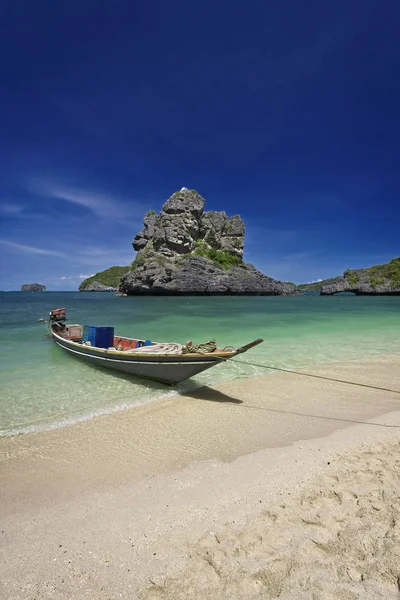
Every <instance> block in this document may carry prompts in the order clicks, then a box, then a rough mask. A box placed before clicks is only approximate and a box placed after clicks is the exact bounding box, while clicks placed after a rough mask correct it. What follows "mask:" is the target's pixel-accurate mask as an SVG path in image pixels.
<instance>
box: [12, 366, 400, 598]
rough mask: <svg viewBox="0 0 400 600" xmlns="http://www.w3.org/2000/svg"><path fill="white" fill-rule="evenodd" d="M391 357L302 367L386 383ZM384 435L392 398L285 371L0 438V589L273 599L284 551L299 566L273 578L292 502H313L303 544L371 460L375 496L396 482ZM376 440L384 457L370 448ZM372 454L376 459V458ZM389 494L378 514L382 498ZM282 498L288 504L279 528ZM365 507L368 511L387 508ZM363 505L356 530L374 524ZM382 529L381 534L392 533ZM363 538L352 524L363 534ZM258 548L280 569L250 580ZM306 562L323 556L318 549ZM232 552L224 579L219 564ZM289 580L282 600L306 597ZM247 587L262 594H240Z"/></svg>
mask: <svg viewBox="0 0 400 600" xmlns="http://www.w3.org/2000/svg"><path fill="white" fill-rule="evenodd" d="M399 360H400V357H399V356H396V355H393V356H392V357H391V358H390V359H388V358H387V357H383V358H381V359H377V360H368V361H362V362H361V361H360V362H356V361H352V362H351V363H346V364H341V365H340V366H338V365H337V364H329V365H325V366H324V367H323V368H319V369H308V371H310V372H313V373H316V374H321V375H324V376H336V377H338V378H341V379H353V380H356V381H359V382H360V383H365V384H378V383H379V384H380V385H381V386H382V387H392V388H394V389H396V390H400V369H399V368H398V365H399ZM399 439H400V410H399V394H394V393H393V394H391V393H389V392H380V391H379V390H372V389H370V388H361V387H356V386H348V385H345V384H342V383H334V382H329V381H326V380H320V379H313V378H306V377H299V376H296V375H290V374H287V373H281V374H272V375H268V376H266V377H256V378H253V379H245V380H233V381H230V382H227V383H223V384H219V385H217V386H215V387H214V388H201V389H199V390H196V391H195V392H191V393H190V395H186V396H174V397H171V398H168V399H165V400H160V401H158V402H155V403H150V404H147V405H145V406H143V407H139V408H135V409H131V410H126V411H123V412H119V413H114V414H112V415H107V416H105V417H98V418H96V419H92V420H91V421H86V422H84V423H80V424H77V425H73V426H71V427H64V428H62V429H55V430H51V431H46V432H41V433H38V434H31V435H28V436H16V437H13V438H1V439H0V476H1V480H2V486H1V489H0V499H1V507H2V515H3V519H2V530H3V533H2V541H3V544H2V545H3V547H4V549H5V556H6V557H7V558H6V563H5V564H4V576H3V577H2V581H1V582H0V592H2V594H3V597H5V598H8V597H9V598H13V599H16V600H18V599H21V600H22V599H25V598H32V597H35V598H43V599H45V598H46V599H47V598H65V597H68V598H86V597H87V598H91V597H96V598H99V599H102V598H104V599H105V598H107V597H110V596H111V597H122V598H146V599H149V600H150V599H153V598H154V599H159V598H163V599H164V598H181V597H182V598H183V597H186V596H184V593H185V589H189V590H190V589H192V590H193V596H192V597H196V594H197V595H198V594H199V593H200V592H199V590H201V589H202V587H203V588H204V589H207V590H209V593H210V597H211V596H213V597H215V598H261V597H263V598H269V597H274V596H273V595H271V596H269V595H267V593H268V594H269V593H271V594H272V592H273V590H274V589H275V590H276V589H278V588H277V587H276V586H278V587H279V586H281V588H282V590H283V591H282V596H280V597H282V598H286V597H287V598H290V596H284V595H283V592H284V591H285V590H284V586H285V583H284V580H290V579H291V578H293V577H294V573H296V572H297V571H298V570H299V572H300V571H301V572H303V571H304V569H306V566H305V563H304V561H303V562H302V559H301V556H297V557H295V558H293V556H292V555H293V552H294V550H293V549H292V548H290V544H289V546H288V547H287V548H286V552H287V554H288V555H290V556H292V558H290V561H291V563H290V564H292V565H294V564H296V565H300V566H298V567H296V568H294V567H293V566H292V567H290V569H289V571H288V568H289V567H288V564H289V562H290V561H289V562H288V561H287V560H286V559H285V558H284V557H283V558H282V556H281V555H282V548H280V546H279V543H280V542H279V540H280V537H281V536H282V539H287V540H288V539H289V538H290V536H292V537H293V539H297V538H296V536H297V537H298V539H299V540H300V538H301V539H303V538H302V537H301V536H302V535H303V533H304V531H303V529H304V526H305V525H304V523H303V522H302V520H301V519H302V518H303V517H301V514H302V509H301V502H300V505H297V504H296V498H297V499H299V498H300V497H301V494H304V493H305V494H308V496H310V494H311V495H312V494H314V496H315V498H317V499H316V500H313V502H312V503H311V504H312V506H311V505H310V503H309V506H308V509H309V510H314V509H316V508H315V507H316V506H317V505H318V506H320V505H321V506H320V508H318V507H317V508H318V510H319V511H320V512H321V511H322V512H324V511H325V509H326V511H327V512H326V514H325V513H324V519H326V520H327V523H328V525H327V531H325V530H322V529H321V531H324V533H323V534H321V535H322V537H321V538H318V539H317V543H318V544H325V543H328V542H327V541H326V540H327V539H328V538H329V540H331V537H332V536H333V533H332V532H334V531H336V530H337V528H338V527H339V525H338V523H339V522H340V519H341V518H342V517H343V518H344V520H345V519H346V514H347V513H348V514H350V513H351V510H353V509H351V507H350V508H349V506H350V505H349V506H348V502H350V504H351V502H352V501H351V500H346V498H347V496H346V494H348V492H347V491H346V490H347V488H348V487H349V486H350V487H351V486H353V488H354V486H355V487H357V489H359V490H361V489H363V486H364V484H365V485H366V486H367V488H368V489H367V488H366V489H367V491H366V495H365V497H366V498H367V499H368V498H369V495H370V492H371V490H370V486H371V485H372V483H371V481H372V480H370V479H371V478H369V479H368V477H369V475H368V472H371V473H375V471H376V469H377V468H378V467H377V466H376V465H378V466H379V465H381V466H379V469H381V470H380V471H379V473H381V475H379V474H378V475H377V476H376V482H375V483H376V485H375V484H374V485H375V487H376V486H378V488H379V489H378V492H379V493H380V491H381V488H382V489H384V488H385V486H388V485H390V480H391V478H392V479H393V478H395V477H396V476H398V466H397V467H396V465H397V463H396V461H399V460H400V451H399ZM386 447H388V448H389V447H390V449H391V452H390V453H386V454H385V455H383V454H384V453H383V451H384V449H385V448H386ZM355 457H356V458H355ZM357 457H358V458H357ZM366 457H367V458H366ZM383 459H384V460H386V461H389V462H388V464H386V463H385V464H383V463H382V464H381V462H382V460H383ZM357 460H359V461H361V462H360V464H361V463H362V464H364V463H365V461H367V462H368V461H369V463H370V464H369V466H368V468H365V469H364V467H363V468H361V467H360V469H361V470H360V469H358V470H357V468H355V471H354V474H353V475H351V476H350V475H349V476H348V480H346V478H345V477H344V474H345V472H347V471H346V469H347V465H346V463H347V464H353V463H354V461H357ZM379 461H381V462H379ZM343 465H346V466H345V468H343ZM374 465H375V466H374ZM396 468H397V474H396ZM335 469H336V470H335ZM374 469H375V471H374ZM379 469H378V470H379ZM364 471H365V473H366V475H365V478H366V480H365V481H364V479H362V478H361V479H360V480H359V481H358V480H357V477H359V476H358V475H357V472H364ZM392 471H393V472H392ZM382 473H383V475H382ZM332 477H333V479H332ZM343 477H344V479H343ZM346 477H347V475H346ZM349 478H350V479H349ZM342 480H343V481H342ZM356 480H357V481H356ZM367 480H368V481H367ZM374 481H375V480H374ZM367 484H368V485H367ZM332 485H334V487H335V490H336V491H337V490H339V492H338V493H340V494H342V496H343V498H344V500H343V499H342V500H341V502H340V503H337V502H336V500H335V499H334V498H335V493H334V492H332V490H330V491H329V489H328V488H329V486H331V487H332ZM310 486H311V488H312V489H311V488H310ZM368 486H369V487H368ZM309 488H310V489H311V491H310V489H309ZM317 488H318V489H319V491H321V490H322V492H321V493H322V495H321V497H320V500H318V498H319V496H318V494H319V492H318V489H317ZM353 488H352V489H353ZM374 489H375V488H374ZM307 490H308V491H307ZM312 490H314V492H312ZM315 490H317V491H315ZM368 490H370V491H369V492H368ZM311 492H312V493H311ZM378 492H377V493H378ZM352 493H358V492H356V491H354V490H353V492H352ZM390 493H392V495H393V492H390ZM368 494H369V495H368ZM374 494H375V492H374ZM378 495H379V494H378ZM308 496H307V497H308ZM350 496H351V495H350ZM350 496H349V498H350ZM363 497H364V496H363ZM332 498H333V500H332ZM374 498H375V496H374ZM389 500H390V502H389V504H390V503H391V504H390V507H391V508H390V507H389V508H390V511H389V512H391V514H393V511H394V500H393V499H392V498H391V496H390V497H389ZM392 500H393V501H392ZM365 502H367V500H365ZM282 504H284V505H285V506H286V505H287V506H289V505H290V507H291V508H290V511H291V512H290V518H289V521H288V520H287V519H288V516H287V512H284V511H286V509H282V508H281V505H282ZM314 505H315V506H314ZM381 505H382V502H381ZM381 505H380V508H379V510H380V511H381V512H380V513H379V515H380V517H381V516H382V517H383V516H384V515H386V513H387V511H388V510H389V508H388V509H386V507H385V506H381ZM368 506H369V505H368ZM345 507H347V508H345ZM308 509H307V510H308ZM367 509H368V510H367ZM318 510H317V512H318ZM365 510H366V513H365V515H366V516H365V518H364V520H362V519H361V521H362V523H361V524H363V526H364V527H366V525H367V524H368V527H370V528H371V527H372V528H373V527H375V524H374V523H373V521H372V520H371V518H370V510H369V508H368V507H367V508H366V509H365ZM371 510H372V511H373V512H374V511H375V509H373V508H371ZM399 510H400V506H399ZM332 511H339V512H338V520H337V522H336V524H331V525H329V523H330V521H329V519H330V517H331V516H332V515H331V513H332ZM340 511H342V512H343V511H345V512H346V511H347V512H346V514H344V515H341V513H340ZM385 511H386V512H385ZM314 512H315V510H314ZM378 512H379V511H378ZM339 513H340V514H339ZM268 514H269V515H276V519H275V517H274V516H272V517H269V516H268ZM386 516H387V515H386ZM307 518H308V517H307ZM312 518H313V519H314V520H315V518H316V517H315V515H314V516H313V517H312ZM352 518H353V519H354V518H355V517H354V515H353V516H352ZM385 518H386V517H385ZM388 518H389V517H388ZM375 520H376V519H375ZM378 520H379V519H378ZM379 522H380V521H379ZM385 522H386V521H385ZM266 524H267V525H268V528H267V529H268V531H266V530H265V527H266V526H267V525H266ZM308 527H309V526H308ZM311 529H313V531H314V529H318V530H319V529H320V528H318V527H317V526H316V525H314V526H311ZM389 529H390V528H389ZM389 529H388V531H389ZM371 531H372V529H371ZM390 531H391V534H390V535H392V533H393V535H395V534H396V535H397V529H396V527H394V529H393V531H392V529H390ZM257 532H259V533H257ZM263 532H264V533H263ZM363 535H364V534H363ZM257 536H258V537H259V536H261V538H262V540H259V539H258V537H257ZM285 536H286V537H285ZM288 536H289V537H288ZM323 536H325V538H326V539H325V538H324V539H322V538H323ZM371 536H372V537H371ZM374 536H375V533H368V531H367V529H365V535H364V537H366V539H368V540H370V539H372V538H373V537H374ZM217 538H218V539H219V540H220V541H219V542H218V541H216V540H217ZM332 539H333V538H332ZM396 541H397V538H396ZM399 541H400V537H399ZM267 542H268V543H267ZM302 543H303V542H302ZM307 543H308V542H307ZM329 543H330V542H329ZM371 543H372V542H371ZM221 544H222V546H221ZM235 544H236V546H237V552H236V554H234V555H232V552H231V551H232V548H233V547H234V546H235ZM265 544H266V546H265ZM312 544H313V543H312ZM300 545H301V544H300ZM350 545H351V544H350ZM264 546H265V547H264ZM268 547H270V549H271V550H270V551H268ZM346 547H347V546H346ZM222 548H223V549H224V551H223V553H222V555H220V554H218V553H220V551H221V549H222ZM229 548H230V549H229ZM272 549H275V550H276V553H275V554H276V556H278V555H279V556H281V558H280V559H279V561H280V562H279V561H278V562H274V561H275V558H276V557H275V554H274V555H273V556H272V555H271V556H270V558H269V559H268V561H272V562H271V565H272V567H271V569H272V570H271V572H270V573H269V574H268V575H266V574H265V573H264V575H263V576H261V575H260V576H256V573H259V571H260V569H261V564H264V563H265V552H267V554H268V552H271V551H272ZM348 551H349V552H350V550H349V549H348ZM274 552H275V551H274ZM318 552H319V551H318ZM346 552H347V550H346ZM331 554H332V555H330V558H329V561H330V562H329V564H330V565H331V566H332V564H333V565H334V567H335V569H336V571H335V573H336V576H337V577H338V578H339V580H340V581H339V583H340V585H341V586H342V583H343V582H342V579H343V581H345V580H346V582H347V583H346V585H350V586H353V587H352V589H353V588H354V590H356V588H357V586H361V587H362V586H365V581H362V580H361V579H360V577H361V575H360V577H359V578H358V579H357V577H358V575H357V573H358V572H359V568H360V567H359V565H358V563H357V564H356V562H357V560H356V557H350V558H349V561H350V563H352V564H351V565H350V566H351V568H352V569H353V570H354V572H353V571H351V573H352V574H353V576H354V577H353V579H354V578H355V579H354V581H353V579H351V578H350V581H352V582H353V583H350V584H349V581H348V580H349V577H348V576H347V575H346V576H344V575H343V576H342V575H341V574H340V573H341V571H340V569H341V567H340V564H341V563H340V561H341V560H342V559H341V558H340V556H339V554H338V555H336V554H335V552H333V551H332V553H331ZM388 556H389V554H388ZM390 556H392V549H391V550H390ZM218 557H219V558H218ZM235 557H236V558H235ZM243 557H247V558H246V561H247V562H246V561H245V562H246V564H244V563H243V560H244V558H243ZM274 557H275V558H274ZM307 557H308V558H307ZM321 557H323V560H325V559H326V556H325V554H324V552H323V551H321V555H320V556H319V558H320V559H321V560H322V558H321ZM305 558H307V560H308V559H309V563H310V564H308V563H307V564H308V567H307V569H311V571H310V573H309V577H310V576H311V579H312V568H311V567H312V566H314V564H315V560H316V556H315V555H314V554H313V551H312V549H310V548H309V546H307V553H306V556H305ZM384 560H385V559H384V558H382V561H383V562H382V561H381V562H382V565H383V563H384ZM235 561H236V562H235ZM238 561H239V562H240V561H241V562H240V568H239V567H237V569H239V570H238V571H237V569H236V571H237V573H239V574H240V577H238V576H237V573H236V571H235V569H234V572H232V568H233V567H232V565H233V564H236V563H238ZM263 561H264V562H263ZM311 562H312V563H313V564H312V565H311ZM303 563H304V564H303ZM331 563H332V564H331ZM353 563H354V564H353ZM210 565H211V566H210ZM246 565H247V566H246ZM383 566H385V565H383ZM339 567H340V568H339ZM332 568H333V567H332ZM385 568H386V567H385ZM296 569H297V570H296ZM302 569H303V571H302ZM218 572H219V575H218ZM383 572H384V569H383V567H382V573H383ZM354 573H356V575H354ZM303 574H304V573H303ZM310 574H311V575H310ZM367 575H368V574H367ZM379 577H380V576H379ZM321 578H322V579H321V581H319V583H318V585H320V586H323V585H325V583H324V581H323V577H322V575H321ZM256 581H258V583H256ZM271 581H272V582H275V583H274V584H273V585H272V583H271ZM293 581H295V580H293ZM301 581H303V580H301ZM301 581H300V580H299V581H298V582H297V584H296V583H294V585H297V586H298V589H299V590H301V589H302V587H301V586H302V585H303V584H304V586H305V585H306V584H305V583H304V581H305V580H304V581H303V583H301ZM43 582H44V583H43ZM266 582H267V583H266ZM268 582H269V583H268ZM277 582H278V583H277ZM321 582H322V583H321ZM375 583H376V582H375ZM278 584H279V585H278ZM343 585H344V583H343ZM371 585H372V584H371ZM374 585H375V584H374ZM379 585H380V586H381V588H382V589H384V590H385V593H386V594H387V595H386V596H385V597H386V598H391V597H393V598H395V597H396V598H397V596H395V595H394V587H393V585H394V584H393V577H392V576H391V577H389V579H388V582H387V587H386V588H385V587H382V586H385V585H386V584H385V582H383V583H382V581H380V580H379ZM230 586H231V587H230ZM232 586H234V587H232ZM235 586H236V587H235ZM243 586H244V587H243ZM257 586H261V587H257ZM268 586H270V587H268ZM271 586H272V587H271ZM274 586H275V587H274ZM282 586H283V587H282ZM299 586H300V587H299ZM378 587H379V586H378ZM279 589H280V588H279ZM293 589H294V588H293ZM304 589H305V591H304V594H305V595H301V593H302V592H301V593H300V591H299V594H298V595H297V596H296V597H297V598H299V599H300V598H304V599H305V598H310V597H311V596H310V590H308V591H307V590H306V588H304ZM357 589H358V588H357ZM360 589H361V588H360ZM371 589H372V588H371ZM379 589H380V588H379ZM196 590H197V591H196ZM235 590H236V591H235ZM257 590H258V592H257ZM260 590H263V592H262V593H263V594H264V595H263V596H261V595H258V596H257V595H256V594H257V593H259V592H260ZM377 590H378V588H377ZM377 590H375V592H376V593H378V591H377ZM334 591H335V589H334V587H332V588H331V592H332V593H331V595H329V594H328V592H327V591H326V593H325V592H323V593H325V595H323V593H322V592H321V595H320V596H318V597H319V598H324V599H325V598H327V599H328V598H329V599H331V598H338V599H339V598H345V597H346V598H347V597H348V598H358V597H360V598H361V597H363V598H367V597H371V598H373V597H377V598H378V597H379V596H377V595H376V596H372V595H371V596H367V595H365V594H364V596H361V595H360V596H357V595H354V594H353V596H351V595H348V596H344V595H342V596H339V595H337V596H336V595H334ZM350 591H351V590H350ZM350 591H349V592H348V593H349V594H350ZM356 592H357V590H356ZM375 592H374V593H375ZM392 592H393V596H390V595H389V593H390V594H392ZM352 593H353V592H352ZM357 593H358V592H357ZM360 593H361V592H360ZM371 593H372V592H371ZM396 593H397V592H396ZM235 594H236V595H235ZM306 594H308V595H306ZM0 595H1V593H0ZM275 597H276V596H275ZM382 597H384V596H382Z"/></svg>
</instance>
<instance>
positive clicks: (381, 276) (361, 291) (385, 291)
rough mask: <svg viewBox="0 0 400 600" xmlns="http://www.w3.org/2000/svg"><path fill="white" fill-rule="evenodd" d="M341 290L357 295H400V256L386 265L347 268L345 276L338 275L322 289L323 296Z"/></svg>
mask: <svg viewBox="0 0 400 600" xmlns="http://www.w3.org/2000/svg"><path fill="white" fill-rule="evenodd" d="M340 292H352V293H353V294H356V295H357V296H396V295H400V257H398V258H394V259H393V260H391V261H390V262H389V263H386V264H384V265H375V266H373V267H368V268H366V269H354V270H351V269H347V271H345V272H344V274H343V277H338V278H337V279H336V280H335V281H334V282H333V283H331V284H330V285H324V286H323V287H322V289H321V291H320V293H321V295H322V296H332V295H334V294H338V293H340Z"/></svg>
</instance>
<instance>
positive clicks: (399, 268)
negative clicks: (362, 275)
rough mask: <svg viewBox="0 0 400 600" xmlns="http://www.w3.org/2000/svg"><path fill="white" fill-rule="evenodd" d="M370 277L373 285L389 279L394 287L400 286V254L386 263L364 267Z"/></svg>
mask: <svg viewBox="0 0 400 600" xmlns="http://www.w3.org/2000/svg"><path fill="white" fill-rule="evenodd" d="M363 270H364V271H365V272H366V273H367V274H368V275H369V277H370V283H371V285H375V286H377V285H383V284H384V283H385V282H386V281H389V282H390V284H391V285H392V286H393V287H396V288H397V287H400V256H398V257H397V258H394V259H393V260H391V261H390V262H388V263H386V264H384V265H375V266H373V267H369V268H367V269H363Z"/></svg>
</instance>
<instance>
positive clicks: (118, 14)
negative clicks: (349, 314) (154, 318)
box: [0, 0, 400, 289]
mask: <svg viewBox="0 0 400 600" xmlns="http://www.w3.org/2000/svg"><path fill="white" fill-rule="evenodd" d="M0 14H1V31H0V33H1V35H0V51H1V56H2V65H1V90H2V92H1V94H0V109H1V110H0V119H1V135H0V154H1V157H2V158H1V161H0V202H1V204H0V217H1V231H0V252H1V269H0V289H19V287H20V285H21V284H22V283H26V282H39V283H44V284H46V285H47V287H48V288H49V289H76V288H77V286H78V285H79V281H80V278H82V277H84V276H86V275H90V274H92V273H95V272H96V271H99V270H102V269H104V268H107V267H109V266H112V265H115V264H118V265H124V264H129V263H130V262H131V261H132V260H133V258H134V252H133V250H132V247H131V241H132V239H133V237H134V235H135V234H136V233H137V231H138V230H139V229H140V228H141V222H142V217H143V214H144V212H146V211H147V210H148V209H149V208H153V209H155V210H157V211H158V210H159V209H160V208H161V205H162V203H163V202H164V201H165V200H166V199H167V198H168V197H169V196H170V195H171V194H172V193H173V192H174V191H176V190H177V189H180V188H181V187H182V186H186V187H188V188H195V189H197V190H198V191H199V193H201V194H202V195H203V196H204V197H205V198H206V208H207V209H212V210H225V211H226V212H227V213H228V214H230V215H233V214H237V213H239V214H240V215H241V216H242V217H243V219H244V221H245V223H246V227H247V231H246V246H245V259H246V260H247V261H248V262H252V263H253V264H255V265H256V266H257V267H258V268H260V269H261V270H263V271H264V272H265V273H267V274H268V275H270V276H272V277H275V278H277V279H283V280H290V281H294V282H304V281H313V280H317V279H320V278H325V277H330V276H334V275H337V274H339V273H341V272H343V270H344V269H346V268H347V267H351V268H356V267H361V266H368V265H371V264H376V263H380V262H386V261H387V260H390V259H391V258H393V257H395V256H398V255H399V254H400V248H399V246H400V244H399V223H400V201H399V197H400V173H399V156H400V143H399V139H400V138H399V124H400V119H399V113H400V79H399V72H400V42H399V35H398V23H399V19H400V4H399V3H398V2H395V1H390V0H386V1H383V2H378V1H377V0H376V1H369V0H363V1H361V0H358V1H354V0H347V1H341V0H336V1H335V2H333V1H332V2H331V1H325V2H321V1H320V0H318V1H314V0H309V1H308V2H306V3H301V2H298V1H297V0H296V1H295V0H282V1H281V2H272V1H267V0H262V1H259V0H250V1H248V2H237V1H234V0H231V1H230V2H225V1H224V2H222V1H218V0H214V1H213V2H210V1H208V0H204V1H203V2H202V3H192V2H187V0H182V1H175V0H170V1H169V2H162V1H161V0H159V1H155V0H146V2H132V1H131V0H129V1H125V0H119V1H118V2H110V1H105V2H94V1H92V0H83V1H80V2H79V3H78V2H76V1H75V0H71V1H69V2H63V3H61V2H53V1H51V0H45V1H43V0H36V2H30V1H28V0H15V2H5V3H3V5H2V7H1V8H0Z"/></svg>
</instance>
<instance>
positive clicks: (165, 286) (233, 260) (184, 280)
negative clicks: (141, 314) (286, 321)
mask: <svg viewBox="0 0 400 600" xmlns="http://www.w3.org/2000/svg"><path fill="white" fill-rule="evenodd" d="M204 203H205V201H204V198H202V197H201V196H200V195H199V194H198V193H197V192H196V191H195V190H188V189H187V188H182V189H181V190H180V191H179V192H176V193H175V194H173V195H172V196H171V198H169V199H168V200H167V201H166V202H165V203H164V205H163V207H162V209H161V212H160V214H159V215H156V214H154V213H147V214H146V215H145V218H144V228H143V230H142V231H140V232H139V233H138V234H137V235H136V236H135V238H134V240H133V243H132V244H133V248H134V249H135V250H136V251H137V256H136V259H135V261H134V262H133V263H132V269H131V271H130V272H128V273H127V274H126V275H125V276H123V277H122V279H121V283H120V287H119V290H120V291H121V292H124V293H127V294H160V295H163V294H265V295H278V294H296V293H299V292H298V290H297V289H296V288H295V286H294V285H293V284H290V283H282V282H279V281H276V280H274V279H272V278H270V277H267V276H266V275H263V274H262V273H260V272H259V271H257V270H256V269H255V268H254V267H253V266H252V265H247V264H245V263H244V262H243V248H244V235H245V225H244V223H243V221H242V219H241V217H240V216H239V215H235V216H233V217H230V218H229V217H228V216H227V215H226V213H225V212H217V211H209V212H204Z"/></svg>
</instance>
